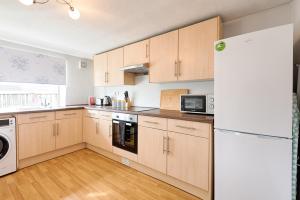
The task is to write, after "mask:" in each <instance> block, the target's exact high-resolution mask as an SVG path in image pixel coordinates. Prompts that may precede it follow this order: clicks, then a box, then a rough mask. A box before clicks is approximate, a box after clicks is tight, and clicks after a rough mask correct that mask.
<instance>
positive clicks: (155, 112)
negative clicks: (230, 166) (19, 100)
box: [0, 105, 214, 124]
mask: <svg viewBox="0 0 300 200" xmlns="http://www.w3.org/2000/svg"><path fill="white" fill-rule="evenodd" d="M84 108H85V109H89V110H100V111H107V112H119V113H129V114H136V115H143V116H151V117H161V118H170V119H178V120H187V121H195V122H204V123H211V124H212V123H213V122H214V117H213V115H199V114H187V113H181V112H180V111H175V110H162V109H158V108H151V107H130V108H128V109H119V108H113V107H111V106H104V107H98V106H88V105H73V106H59V107H36V108H35V107H31V108H19V109H0V115H16V114H25V113H36V112H51V111H63V110H73V109H84Z"/></svg>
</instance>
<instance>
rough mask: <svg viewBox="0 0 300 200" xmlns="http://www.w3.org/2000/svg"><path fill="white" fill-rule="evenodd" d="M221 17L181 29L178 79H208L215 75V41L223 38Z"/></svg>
mask: <svg viewBox="0 0 300 200" xmlns="http://www.w3.org/2000/svg"><path fill="white" fill-rule="evenodd" d="M220 29H221V19H220V17H215V18H213V19H210V20H207V21H204V22H200V23H198V24H195V25H192V26H188V27H186V28H182V29H179V53H178V56H179V59H178V63H177V74H178V80H181V81H188V80H207V79H213V77H214V42H215V41H217V40H219V39H221V34H220Z"/></svg>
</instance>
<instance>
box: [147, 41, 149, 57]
mask: <svg viewBox="0 0 300 200" xmlns="http://www.w3.org/2000/svg"><path fill="white" fill-rule="evenodd" d="M148 48H149V45H148V44H146V58H148V56H149V54H148Z"/></svg>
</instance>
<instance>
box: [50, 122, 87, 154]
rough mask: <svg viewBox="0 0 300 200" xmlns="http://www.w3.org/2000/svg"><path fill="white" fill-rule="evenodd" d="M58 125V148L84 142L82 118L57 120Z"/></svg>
mask: <svg viewBox="0 0 300 200" xmlns="http://www.w3.org/2000/svg"><path fill="white" fill-rule="evenodd" d="M56 126H57V133H56V148H57V149H60V148H64V147H67V146H72V145H75V144H79V143H82V141H83V139H82V118H69V119H61V120H57V121H56Z"/></svg>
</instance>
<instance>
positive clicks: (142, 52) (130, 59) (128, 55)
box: [124, 40, 150, 66]
mask: <svg viewBox="0 0 300 200" xmlns="http://www.w3.org/2000/svg"><path fill="white" fill-rule="evenodd" d="M149 57H150V54H149V40H144V41H141V42H137V43H134V44H130V45H127V46H125V47H124V66H130V65H136V64H143V63H149Z"/></svg>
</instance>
